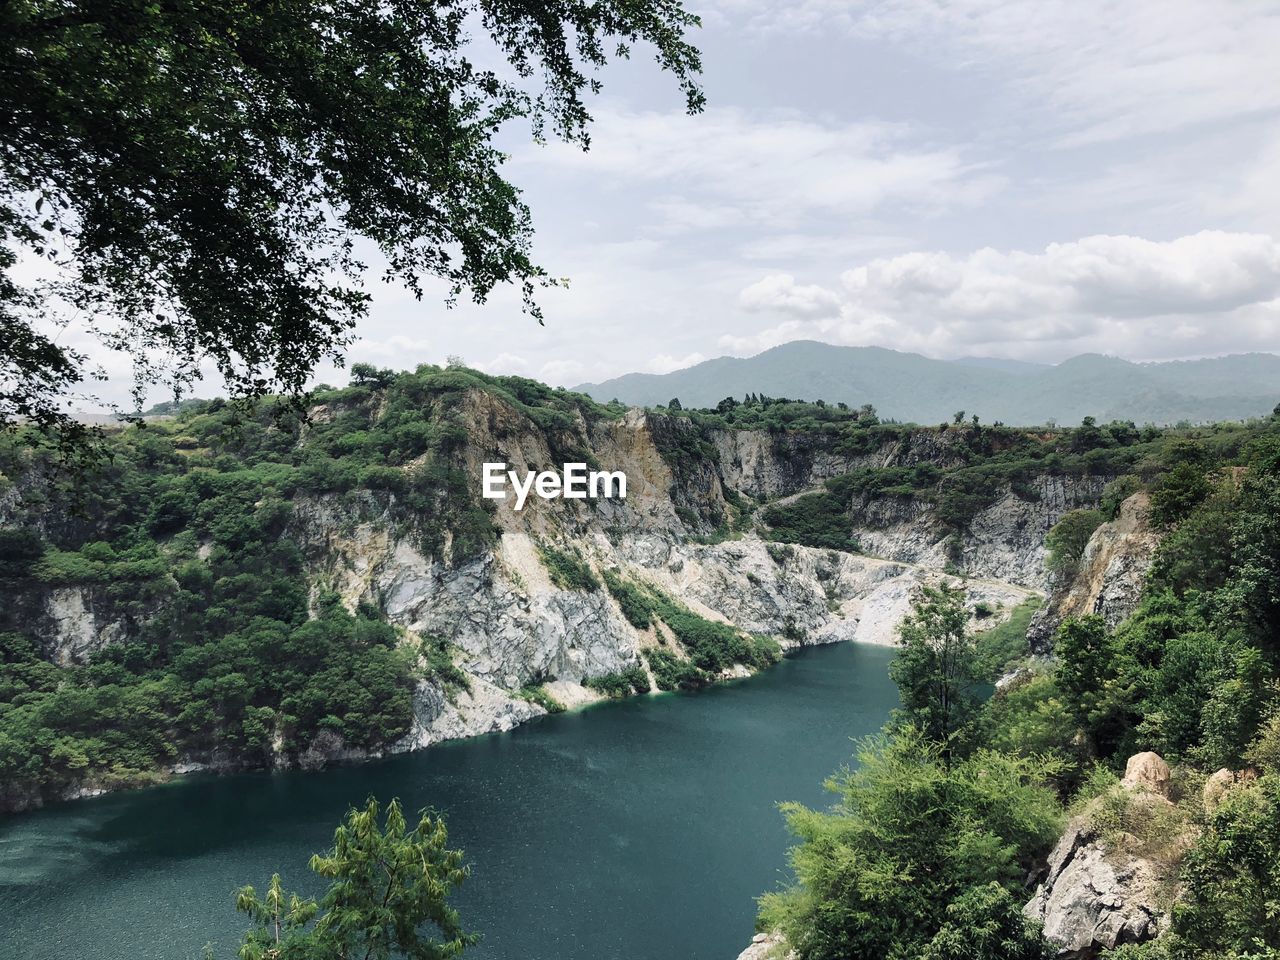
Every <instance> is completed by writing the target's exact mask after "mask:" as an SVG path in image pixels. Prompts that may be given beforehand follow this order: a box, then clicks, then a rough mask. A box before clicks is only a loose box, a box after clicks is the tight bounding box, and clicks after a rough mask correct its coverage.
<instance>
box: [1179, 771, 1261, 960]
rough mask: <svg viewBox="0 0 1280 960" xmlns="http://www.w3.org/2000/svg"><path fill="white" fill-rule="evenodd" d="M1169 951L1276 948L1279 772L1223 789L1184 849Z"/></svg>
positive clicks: (1253, 952)
mask: <svg viewBox="0 0 1280 960" xmlns="http://www.w3.org/2000/svg"><path fill="white" fill-rule="evenodd" d="M1182 881H1183V884H1184V887H1185V893H1184V894H1183V896H1182V897H1181V900H1180V902H1179V903H1178V904H1176V905H1175V906H1174V909H1173V929H1172V932H1171V934H1170V937H1169V939H1170V943H1169V945H1168V946H1169V955H1170V956H1171V957H1174V958H1177V960H1191V958H1193V957H1194V958H1201V957H1209V956H1222V955H1231V956H1237V955H1248V956H1256V957H1274V956H1277V955H1280V912H1278V911H1277V909H1276V891H1277V890H1278V889H1280V778H1277V777H1275V776H1270V775H1268V776H1264V777H1262V778H1260V779H1259V780H1257V781H1256V782H1254V783H1250V784H1243V785H1237V786H1235V787H1233V788H1231V789H1230V790H1228V791H1227V793H1226V795H1225V796H1224V797H1223V800H1222V802H1221V803H1220V804H1219V805H1218V807H1217V808H1216V809H1215V810H1214V811H1213V813H1212V814H1211V815H1210V816H1209V820H1208V823H1207V824H1206V825H1205V828H1204V830H1203V831H1202V833H1201V834H1200V836H1199V838H1198V839H1197V840H1196V843H1195V846H1194V847H1192V849H1191V851H1190V852H1189V853H1188V854H1187V858H1186V861H1185V863H1184V865H1183V870H1182Z"/></svg>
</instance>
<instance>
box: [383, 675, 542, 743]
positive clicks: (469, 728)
mask: <svg viewBox="0 0 1280 960" xmlns="http://www.w3.org/2000/svg"><path fill="white" fill-rule="evenodd" d="M413 712H414V723H413V728H412V729H411V730H410V731H409V733H408V734H406V735H405V737H404V738H403V739H401V740H400V741H399V742H398V743H396V744H395V745H394V746H393V747H392V748H391V750H392V752H393V753H404V752H405V751H408V750H419V749H421V748H423V747H429V746H431V744H433V743H440V742H441V741H443V740H458V739H461V738H463V737H476V736H480V735H482V734H486V733H506V732H507V731H508V730H512V729H514V728H515V727H517V726H518V725H520V724H521V723H524V722H525V721H526V720H529V719H531V718H533V717H537V716H542V715H543V714H544V713H545V712H546V711H544V710H543V709H542V708H541V707H539V706H535V705H534V704H532V703H528V702H526V701H524V700H520V699H518V698H516V697H513V696H512V695H511V694H510V693H508V692H507V691H505V690H502V689H500V688H499V687H496V686H494V685H493V684H491V683H487V682H486V681H484V680H480V679H473V680H472V681H471V692H470V693H467V692H466V691H458V692H457V694H456V695H455V696H454V697H453V699H450V698H449V697H448V696H447V695H446V694H445V692H444V691H443V690H441V689H440V688H439V687H438V686H436V685H435V684H433V683H429V682H426V681H424V682H422V683H419V684H418V688H417V690H415V691H414V694H413Z"/></svg>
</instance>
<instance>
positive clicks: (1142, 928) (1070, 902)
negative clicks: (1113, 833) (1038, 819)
mask: <svg viewBox="0 0 1280 960" xmlns="http://www.w3.org/2000/svg"><path fill="white" fill-rule="evenodd" d="M1166 879H1167V878H1165V877H1163V876H1162V875H1161V874H1160V872H1159V871H1158V870H1157V869H1156V868H1155V867H1154V866H1153V865H1152V864H1151V863H1150V862H1148V861H1146V860H1143V859H1141V858H1138V857H1134V856H1130V855H1126V854H1123V853H1116V852H1108V851H1107V850H1106V849H1105V848H1104V847H1103V845H1102V843H1101V841H1100V840H1099V839H1098V838H1097V836H1096V835H1095V834H1093V833H1092V831H1090V830H1089V829H1088V827H1086V826H1084V825H1083V824H1082V823H1080V822H1078V821H1077V822H1073V823H1072V824H1071V825H1070V826H1069V827H1068V828H1067V832H1066V833H1065V834H1064V835H1063V837H1062V839H1061V840H1060V841H1058V845H1057V847H1055V848H1054V851H1053V853H1052V854H1051V855H1050V857H1049V874H1048V876H1047V877H1046V879H1045V881H1044V883H1042V884H1041V885H1040V887H1039V888H1038V889H1037V890H1036V894H1035V896H1034V897H1032V898H1031V900H1030V902H1028V903H1027V905H1026V907H1025V908H1024V909H1023V913H1025V914H1026V915H1027V916H1028V917H1031V918H1032V919H1033V920H1038V921H1040V922H1041V923H1043V924H1044V936H1045V939H1047V940H1050V941H1052V942H1054V943H1056V944H1058V947H1059V950H1058V956H1059V957H1062V958H1064V960H1092V958H1093V957H1096V956H1098V954H1099V953H1101V952H1102V951H1103V950H1104V949H1106V950H1110V949H1114V948H1115V947H1118V946H1123V945H1124V944H1126V943H1142V942H1143V941H1146V940H1150V939H1152V938H1154V937H1155V936H1157V935H1158V934H1159V933H1160V930H1161V928H1162V925H1163V923H1164V916H1165V914H1164V910H1163V909H1162V908H1161V906H1160V905H1159V902H1160V901H1159V898H1158V896H1157V894H1158V891H1159V888H1160V885H1161V884H1162V883H1164V882H1166Z"/></svg>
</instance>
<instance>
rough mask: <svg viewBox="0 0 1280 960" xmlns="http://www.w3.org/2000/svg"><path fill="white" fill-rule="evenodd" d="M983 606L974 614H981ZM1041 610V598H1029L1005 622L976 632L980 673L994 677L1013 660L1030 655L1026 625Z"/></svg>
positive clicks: (1012, 611) (1011, 612)
mask: <svg viewBox="0 0 1280 960" xmlns="http://www.w3.org/2000/svg"><path fill="white" fill-rule="evenodd" d="M980 606H981V604H979V605H978V606H975V608H974V615H975V616H979V617H981V611H980V610H979V607H980ZM1039 609H1040V598H1039V597H1036V596H1030V597H1027V599H1025V600H1023V601H1022V602H1021V603H1020V604H1018V605H1017V606H1016V607H1014V608H1013V609H1012V610H1011V611H1009V616H1008V618H1006V619H1005V620H1004V621H1003V622H1001V623H997V624H996V625H995V626H994V627H991V628H989V629H987V630H982V631H980V632H978V633H977V634H975V636H974V646H975V648H976V651H975V652H976V656H977V661H978V671H979V673H980V675H981V676H983V677H984V678H987V679H991V680H994V679H996V678H997V677H999V676H1000V674H1002V673H1004V671H1005V670H1007V669H1008V668H1009V666H1010V665H1011V664H1012V663H1014V662H1015V661H1017V660H1019V659H1021V658H1022V657H1025V656H1026V655H1027V628H1028V627H1030V626H1031V618H1032V617H1034V616H1035V613H1036V611H1037V610H1039ZM992 613H994V611H992Z"/></svg>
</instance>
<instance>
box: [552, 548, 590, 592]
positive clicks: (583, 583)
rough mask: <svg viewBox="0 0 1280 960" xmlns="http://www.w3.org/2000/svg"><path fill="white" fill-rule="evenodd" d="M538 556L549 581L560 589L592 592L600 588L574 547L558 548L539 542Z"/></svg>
mask: <svg viewBox="0 0 1280 960" xmlns="http://www.w3.org/2000/svg"><path fill="white" fill-rule="evenodd" d="M538 556H540V557H541V558H542V565H543V566H544V567H546V568H547V573H548V574H549V575H550V577H551V582H552V583H554V584H555V585H556V586H557V587H559V588H560V589H561V590H585V591H587V592H594V591H596V590H599V589H600V581H599V580H597V579H596V575H595V574H594V573H592V572H591V568H590V567H589V566H587V563H586V561H585V560H583V559H582V554H580V553H579V552H578V551H577V549H576V548H574V547H570V548H569V549H568V550H558V549H556V548H555V547H553V546H551V545H550V544H545V543H539V544H538Z"/></svg>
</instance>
